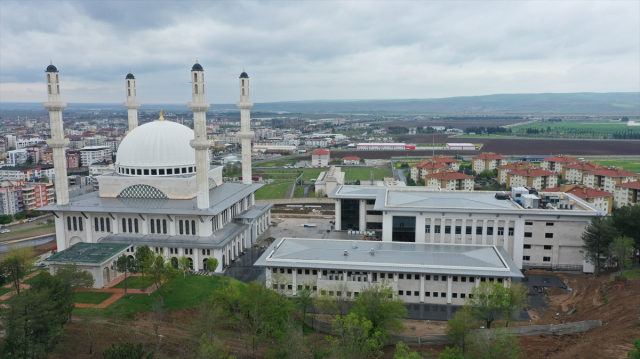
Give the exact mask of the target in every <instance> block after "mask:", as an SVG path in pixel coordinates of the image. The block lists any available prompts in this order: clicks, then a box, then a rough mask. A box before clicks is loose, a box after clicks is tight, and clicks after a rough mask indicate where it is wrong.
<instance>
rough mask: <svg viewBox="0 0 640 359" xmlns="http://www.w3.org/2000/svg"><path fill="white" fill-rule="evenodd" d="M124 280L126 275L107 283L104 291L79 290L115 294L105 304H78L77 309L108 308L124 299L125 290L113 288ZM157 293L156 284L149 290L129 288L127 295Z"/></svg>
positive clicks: (132, 275)
mask: <svg viewBox="0 0 640 359" xmlns="http://www.w3.org/2000/svg"><path fill="white" fill-rule="evenodd" d="M140 275H141V274H127V277H137V276H140ZM123 280H124V274H121V275H119V276H118V277H116V278H115V279H114V280H112V281H111V282H109V283H107V284H106V285H105V286H104V288H102V289H95V288H78V289H76V291H77V292H94V293H113V295H112V296H110V297H109V298H107V300H105V301H104V302H102V303H100V304H85V303H76V304H75V307H76V308H106V307H108V306H109V305H111V304H112V303H113V302H115V301H116V300H118V299H120V298H122V297H123V296H124V288H113V287H114V286H115V285H116V284H118V283H120V282H122V281H123ZM155 291H156V288H155V284H152V285H151V286H149V287H148V288H147V289H145V290H142V289H131V288H127V294H151V293H153V292H155Z"/></svg>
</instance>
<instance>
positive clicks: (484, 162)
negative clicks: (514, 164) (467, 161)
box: [472, 152, 508, 173]
mask: <svg viewBox="0 0 640 359" xmlns="http://www.w3.org/2000/svg"><path fill="white" fill-rule="evenodd" d="M472 159H473V170H474V171H476V173H480V172H482V171H484V170H493V169H494V168H498V167H499V166H504V165H506V164H508V158H507V157H504V156H502V155H496V154H495V153H493V152H483V153H482V154H480V155H478V156H473V158H472Z"/></svg>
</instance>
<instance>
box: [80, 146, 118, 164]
mask: <svg viewBox="0 0 640 359" xmlns="http://www.w3.org/2000/svg"><path fill="white" fill-rule="evenodd" d="M105 160H107V161H110V160H111V148H109V147H107V146H87V147H84V148H82V149H81V150H80V161H81V164H82V166H89V165H91V164H92V163H95V162H102V161H105Z"/></svg>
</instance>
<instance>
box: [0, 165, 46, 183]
mask: <svg viewBox="0 0 640 359" xmlns="http://www.w3.org/2000/svg"><path fill="white" fill-rule="evenodd" d="M41 176H42V168H41V167H40V166H21V167H10V166H6V167H1V168H0V180H3V181H27V182H33V181H35V180H36V178H37V179H39V178H40V177H41Z"/></svg>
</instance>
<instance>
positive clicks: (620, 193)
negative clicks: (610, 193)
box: [614, 181, 640, 207]
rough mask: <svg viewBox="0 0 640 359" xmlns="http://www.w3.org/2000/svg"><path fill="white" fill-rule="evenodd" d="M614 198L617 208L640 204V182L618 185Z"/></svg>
mask: <svg viewBox="0 0 640 359" xmlns="http://www.w3.org/2000/svg"><path fill="white" fill-rule="evenodd" d="M614 197H615V198H614V199H615V201H616V207H622V206H631V205H634V204H640V181H635V182H626V183H621V184H618V185H616V189H615V192H614Z"/></svg>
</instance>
